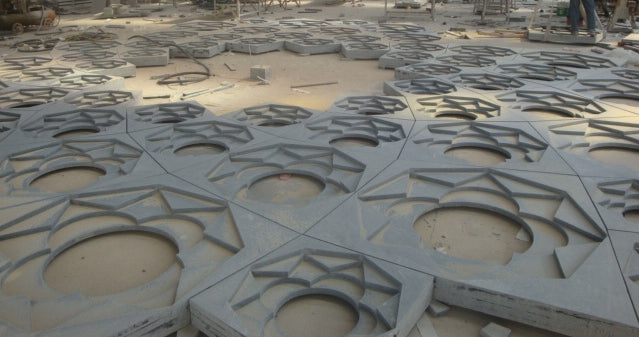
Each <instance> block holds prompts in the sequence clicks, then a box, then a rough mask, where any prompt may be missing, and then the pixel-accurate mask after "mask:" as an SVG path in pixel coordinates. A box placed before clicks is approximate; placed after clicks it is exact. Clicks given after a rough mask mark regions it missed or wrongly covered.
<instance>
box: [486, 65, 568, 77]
mask: <svg viewBox="0 0 639 337" xmlns="http://www.w3.org/2000/svg"><path fill="white" fill-rule="evenodd" d="M497 69H498V71H499V72H500V73H502V74H504V75H507V76H511V77H516V78H524V79H531V80H540V81H563V80H572V79H575V78H577V73H575V72H574V71H571V70H568V69H565V68H562V67H556V66H550V65H545V64H531V63H515V64H499V65H497Z"/></svg>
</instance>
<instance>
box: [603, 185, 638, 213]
mask: <svg viewBox="0 0 639 337" xmlns="http://www.w3.org/2000/svg"><path fill="white" fill-rule="evenodd" d="M597 188H598V189H599V190H600V191H601V192H603V193H604V194H605V197H602V198H601V199H600V200H597V203H598V204H599V205H602V206H604V207H606V208H610V209H619V212H620V213H621V214H623V213H625V212H629V211H637V210H639V198H637V196H639V180H637V179H622V180H614V181H607V182H604V183H600V184H598V185H597Z"/></svg>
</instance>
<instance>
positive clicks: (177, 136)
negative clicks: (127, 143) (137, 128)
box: [145, 120, 253, 153]
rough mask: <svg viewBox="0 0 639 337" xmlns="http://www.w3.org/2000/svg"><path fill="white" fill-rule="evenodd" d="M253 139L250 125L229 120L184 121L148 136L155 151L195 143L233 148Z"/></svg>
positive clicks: (152, 149) (169, 149) (150, 147)
mask: <svg viewBox="0 0 639 337" xmlns="http://www.w3.org/2000/svg"><path fill="white" fill-rule="evenodd" d="M252 139H253V136H252V135H251V132H250V130H249V129H248V127H246V126H244V125H240V124H235V123H231V122H227V121H221V120H213V121H205V122H182V123H179V124H175V125H173V126H171V127H167V128H163V129H161V130H159V131H157V132H154V133H152V134H150V135H148V136H146V138H145V140H146V144H147V146H148V147H149V149H150V150H151V151H153V152H170V153H173V152H175V151H177V150H179V149H182V148H184V147H186V146H190V145H195V144H211V145H220V146H223V147H224V148H225V149H232V148H233V147H235V146H240V145H244V144H246V143H248V142H249V141H251V140H252Z"/></svg>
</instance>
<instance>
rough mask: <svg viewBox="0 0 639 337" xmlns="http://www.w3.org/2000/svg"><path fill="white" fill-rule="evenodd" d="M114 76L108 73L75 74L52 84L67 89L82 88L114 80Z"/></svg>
mask: <svg viewBox="0 0 639 337" xmlns="http://www.w3.org/2000/svg"><path fill="white" fill-rule="evenodd" d="M112 79H113V77H110V76H107V75H74V76H66V77H63V78H60V79H59V80H57V81H56V82H53V83H52V84H51V85H52V86H55V87H59V88H65V89H82V88H87V87H90V86H94V85H100V84H104V83H107V82H108V81H110V80H112Z"/></svg>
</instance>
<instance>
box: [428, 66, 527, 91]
mask: <svg viewBox="0 0 639 337" xmlns="http://www.w3.org/2000/svg"><path fill="white" fill-rule="evenodd" d="M438 77H440V78H441V77H443V78H445V79H446V80H448V81H450V82H452V83H454V84H455V85H456V86H457V87H458V88H469V89H471V90H479V91H480V92H483V93H489V94H495V93H499V92H502V91H510V90H514V89H519V88H522V87H524V86H525V85H526V83H525V82H523V81H521V80H519V79H517V78H515V77H510V76H507V75H499V74H495V73H494V72H492V71H490V70H484V69H478V70H474V71H469V70H465V71H462V72H460V73H457V74H452V75H448V76H438Z"/></svg>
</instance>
